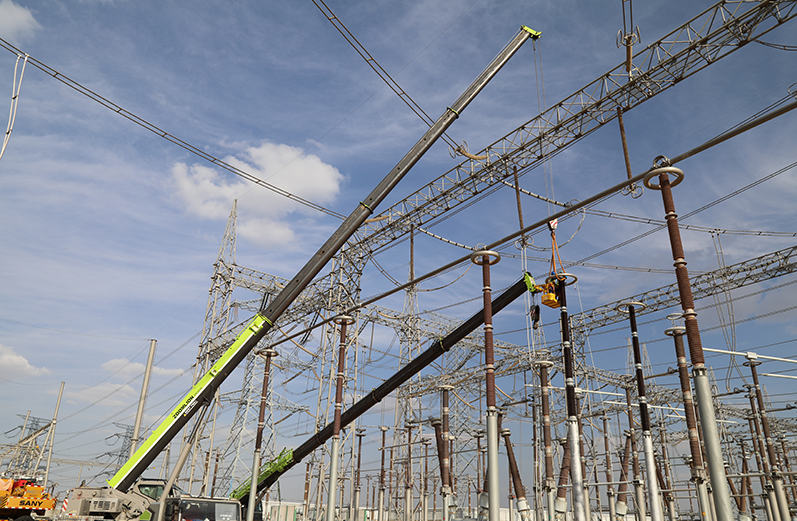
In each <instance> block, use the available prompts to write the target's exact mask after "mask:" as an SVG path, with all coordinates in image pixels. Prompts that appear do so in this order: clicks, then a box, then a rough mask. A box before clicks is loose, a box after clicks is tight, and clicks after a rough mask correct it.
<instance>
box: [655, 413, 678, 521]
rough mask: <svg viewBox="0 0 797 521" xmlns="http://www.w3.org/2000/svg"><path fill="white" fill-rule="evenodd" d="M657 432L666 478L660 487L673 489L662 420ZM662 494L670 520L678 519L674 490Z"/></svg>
mask: <svg viewBox="0 0 797 521" xmlns="http://www.w3.org/2000/svg"><path fill="white" fill-rule="evenodd" d="M659 434H660V436H661V459H662V467H664V476H663V479H664V478H666V481H665V484H663V485H662V488H668V489H674V488H675V486H674V481H673V479H672V475H671V474H670V458H669V456H668V455H667V428H666V425H665V423H664V421H663V420H662V421H660V422H659ZM662 495H663V496H664V498H665V500H666V502H667V512H668V516H669V518H670V521H678V511H677V509H676V505H675V497H674V492H673V491H672V490H670V492H667V493H666V494H662Z"/></svg>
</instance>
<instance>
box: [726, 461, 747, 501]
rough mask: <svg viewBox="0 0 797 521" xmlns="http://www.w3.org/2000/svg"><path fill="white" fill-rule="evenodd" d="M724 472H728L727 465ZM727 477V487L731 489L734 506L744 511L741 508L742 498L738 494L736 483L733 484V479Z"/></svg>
mask: <svg viewBox="0 0 797 521" xmlns="http://www.w3.org/2000/svg"><path fill="white" fill-rule="evenodd" d="M725 474H726V475H728V474H729V470H728V467H725ZM727 477H728V487H729V488H730V489H731V497H732V498H733V499H734V500H735V501H736V508H737V509H739V512H744V510H742V498H741V497H740V496H739V492H738V491H737V490H736V485H734V484H733V480H732V479H731V477H730V476H727Z"/></svg>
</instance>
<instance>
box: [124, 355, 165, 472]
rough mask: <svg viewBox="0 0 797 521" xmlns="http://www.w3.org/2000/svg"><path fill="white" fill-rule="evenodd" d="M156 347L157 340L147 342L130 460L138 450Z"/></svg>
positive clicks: (131, 441)
mask: <svg viewBox="0 0 797 521" xmlns="http://www.w3.org/2000/svg"><path fill="white" fill-rule="evenodd" d="M157 345H158V341H157V340H155V339H152V340H150V341H149V355H147V365H146V367H145V368H144V382H143V383H142V384H141V396H139V398H138V409H136V421H135V424H134V425H133V438H132V439H131V440H130V455H129V456H128V458H132V457H133V454H135V453H136V449H137V448H138V440H139V439H140V438H139V436H138V434H139V432H138V431H139V430H141V418H142V417H143V416H144V404H145V403H146V401H147V391H148V390H149V377H150V374H151V373H152V360H153V359H154V358H155V347H156V346H157Z"/></svg>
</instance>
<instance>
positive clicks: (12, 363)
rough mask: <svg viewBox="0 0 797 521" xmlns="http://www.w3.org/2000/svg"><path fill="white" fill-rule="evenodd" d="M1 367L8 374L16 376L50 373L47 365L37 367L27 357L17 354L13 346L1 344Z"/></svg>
mask: <svg viewBox="0 0 797 521" xmlns="http://www.w3.org/2000/svg"><path fill="white" fill-rule="evenodd" d="M0 367H2V368H3V371H4V372H6V374H9V375H14V376H15V377H23V376H43V375H46V374H50V370H49V369H47V368H46V367H35V366H33V365H31V363H30V362H28V360H27V358H25V357H24V356H22V355H20V354H17V352H16V351H15V350H14V348H13V347H8V346H4V345H3V344H0Z"/></svg>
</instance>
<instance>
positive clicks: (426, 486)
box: [421, 438, 432, 521]
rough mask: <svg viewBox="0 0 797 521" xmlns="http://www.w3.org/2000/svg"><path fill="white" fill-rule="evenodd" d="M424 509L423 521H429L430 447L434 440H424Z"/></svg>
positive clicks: (422, 510)
mask: <svg viewBox="0 0 797 521" xmlns="http://www.w3.org/2000/svg"><path fill="white" fill-rule="evenodd" d="M422 443H423V451H424V452H423V496H422V497H423V508H422V509H421V512H422V514H421V515H422V516H423V517H422V518H421V521H429V445H431V443H432V440H430V439H429V438H424V439H423V442H422Z"/></svg>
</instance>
